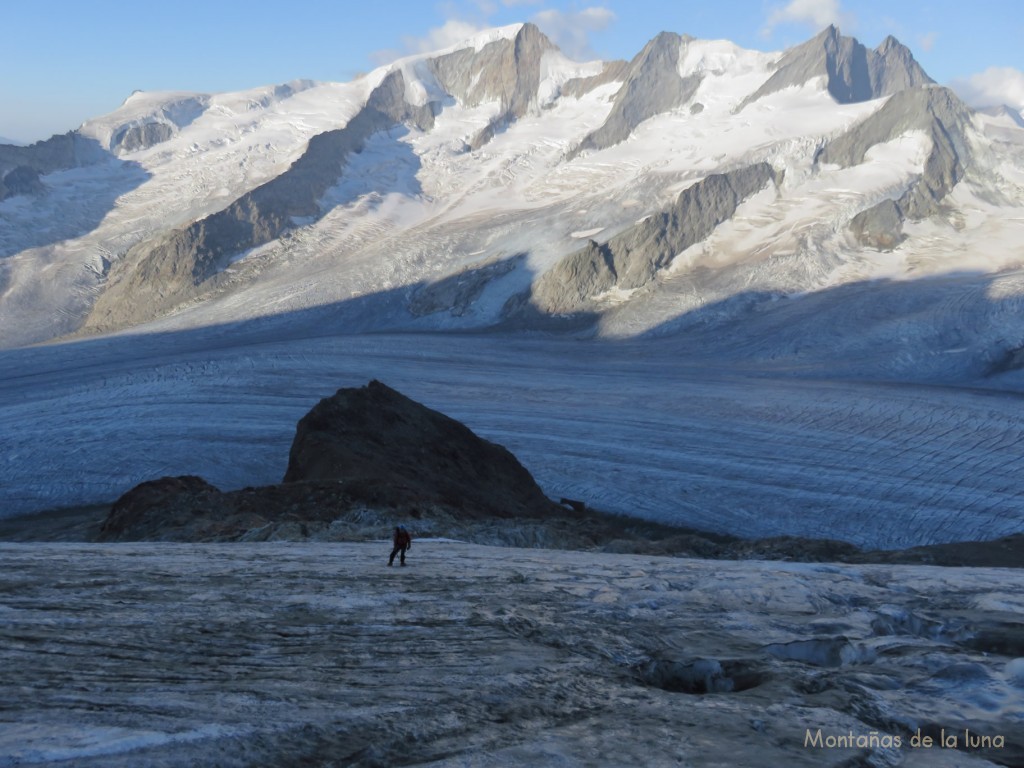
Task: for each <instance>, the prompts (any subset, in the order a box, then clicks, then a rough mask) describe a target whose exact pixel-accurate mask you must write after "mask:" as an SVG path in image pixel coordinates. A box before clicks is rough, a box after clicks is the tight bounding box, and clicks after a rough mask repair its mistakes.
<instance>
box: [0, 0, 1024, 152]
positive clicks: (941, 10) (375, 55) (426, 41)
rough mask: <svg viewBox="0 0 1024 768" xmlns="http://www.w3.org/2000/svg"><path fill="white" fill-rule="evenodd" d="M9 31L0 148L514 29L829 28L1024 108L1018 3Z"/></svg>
mask: <svg viewBox="0 0 1024 768" xmlns="http://www.w3.org/2000/svg"><path fill="white" fill-rule="evenodd" d="M0 18H2V19H3V29H4V41H3V45H0V72H2V73H3V78H2V81H0V137H6V138H12V139H17V140H21V141H31V140H36V139H40V138H45V137H47V136H49V135H51V134H53V133H62V132H64V131H67V130H71V129H73V128H75V127H77V126H78V125H79V124H80V123H81V122H82V121H83V120H86V119H87V118H90V117H96V116H98V115H102V114H105V113H107V112H110V111H112V110H113V109H115V108H117V106H118V105H119V104H120V103H121V102H122V101H123V100H124V99H125V98H126V97H127V96H128V95H129V94H130V93H131V92H132V91H134V90H136V89H141V90H188V91H207V92H214V91H229V90H242V89H245V88H251V87H255V86H258V85H264V84H268V83H282V82H287V81H288V80H293V79H295V78H300V77H301V78H312V79H315V80H349V79H351V78H352V77H354V76H355V75H356V74H358V73H359V72H364V71H367V70H369V69H372V68H373V67H375V66H377V65H378V64H380V63H383V62H384V61H387V60H389V58H391V57H394V56H396V55H400V54H404V53H408V52H411V51H417V50H429V49H431V48H435V47H440V46H443V45H447V44H449V43H451V42H454V40H455V38H458V37H459V36H460V35H463V34H468V33H471V32H472V31H474V30H475V29H477V28H482V27H486V26H498V25H504V24H511V23H514V22H517V21H534V22H536V23H538V25H539V26H540V27H541V29H543V30H544V31H545V32H547V33H548V35H549V36H550V37H552V38H553V39H554V40H555V41H556V42H557V43H559V44H560V45H561V46H562V48H563V50H565V51H566V52H567V53H569V54H570V55H573V56H574V57H584V56H586V57H588V58H593V57H600V58H627V59H628V58H631V57H632V56H633V55H634V54H635V53H636V52H637V51H639V50H640V48H641V47H642V46H643V45H644V43H645V42H647V40H649V39H650V38H652V37H654V35H656V34H657V33H658V32H659V31H661V30H669V31H672V32H679V33H687V34H690V35H693V36H694V37H699V38H727V39H730V40H732V41H734V42H736V43H738V44H739V45H742V46H744V47H746V48H757V49H760V50H781V49H783V48H786V47H788V46H790V45H794V44H796V43H799V42H802V41H803V40H806V39H807V38H808V37H810V36H812V35H813V34H815V33H816V32H818V31H819V30H820V29H822V28H823V27H824V26H826V25H827V24H829V23H832V22H834V23H836V24H837V25H838V26H839V27H840V29H841V30H842V32H843V33H844V34H848V35H853V36H855V37H857V38H858V39H859V40H860V41H861V42H863V43H865V44H867V45H870V46H875V45H877V44H878V43H879V42H881V40H882V39H883V38H884V37H885V36H886V35H888V34H892V35H895V36H896V37H897V38H899V39H900V40H901V41H903V42H904V43H905V44H906V45H908V46H909V47H910V48H911V50H913V52H914V55H915V56H916V57H917V59H918V61H920V62H921V64H922V65H923V66H924V68H925V70H926V71H927V72H928V73H929V74H930V75H931V76H932V77H933V78H935V79H936V80H937V81H939V82H940V83H943V84H945V85H953V86H954V87H956V88H957V90H958V91H959V92H960V93H961V95H963V96H965V97H966V98H967V99H968V100H969V101H972V102H974V103H976V104H977V103H995V102H1005V103H1008V104H1010V105H1011V106H1014V107H1015V108H1017V109H1021V108H1024V45H1022V44H1021V41H1022V40H1024V13H1021V11H1020V6H1019V5H1018V4H1017V3H1016V2H1015V0H973V1H972V2H969V3H968V2H963V0H956V1H954V0H932V1H929V0H914V1H913V2H904V1H903V0H884V1H882V0H719V1H718V2H715V0H711V2H708V0H699V1H698V2H690V1H687V0H676V1H675V2H656V1H655V0H631V1H628V2H627V1H626V0H591V1H590V2H587V1H586V0H583V1H582V2H576V1H573V0H447V1H446V2H430V1H429V0H426V1H425V2H387V1H386V0H383V1H378V2H359V3H352V2H338V0H334V1H333V2H332V1H328V0H291V1H290V2H288V3H281V2H265V1H264V2H261V0H248V2H235V1H234V0H230V1H224V2H221V1H219V0H205V1H202V2H201V1H199V0H175V1H174V2H166V3H131V4H126V3H123V2H112V1H111V0H93V1H92V2H89V3H84V2H81V0H74V1H73V2H71V1H69V0H51V1H50V2H46V3H35V2H29V0H11V2H8V3H4V10H3V14H2V16H0Z"/></svg>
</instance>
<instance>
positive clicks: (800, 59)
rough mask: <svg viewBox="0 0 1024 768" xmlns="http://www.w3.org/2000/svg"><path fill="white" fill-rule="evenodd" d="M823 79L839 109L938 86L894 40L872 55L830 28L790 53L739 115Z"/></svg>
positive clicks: (889, 39)
mask: <svg viewBox="0 0 1024 768" xmlns="http://www.w3.org/2000/svg"><path fill="white" fill-rule="evenodd" d="M822 76H824V77H825V78H826V87H827V89H828V92H829V94H830V95H831V96H832V98H834V99H835V100H836V101H837V102H839V103H840V104H852V103H856V102H861V101H870V100H871V99H877V98H881V97H882V96H890V95H892V94H894V93H897V92H899V91H902V90H904V89H907V88H917V87H919V86H922V85H928V84H929V83H933V82H934V81H933V80H932V79H931V78H930V77H929V76H928V74H927V73H926V72H925V71H924V70H923V69H922V68H921V65H920V64H918V63H917V60H916V59H914V56H913V54H912V53H911V52H910V49H908V48H907V47H906V46H905V45H903V44H902V43H901V42H899V40H897V39H896V38H894V37H892V36H891V35H890V36H889V37H887V38H886V39H885V40H883V41H882V43H881V44H880V45H879V46H878V48H876V49H874V50H871V49H869V48H867V47H865V46H864V45H862V44H861V43H860V42H859V41H858V40H857V39H856V38H853V37H844V36H843V35H842V34H841V33H840V31H839V29H838V28H837V27H836V26H835V25H830V26H828V27H826V28H825V29H824V30H822V31H821V32H820V33H818V34H817V35H816V36H815V37H813V38H811V39H810V40H808V41H807V42H806V43H802V44H801V45H798V46H796V47H794V48H790V49H789V50H788V51H787V52H786V53H785V55H784V56H783V57H782V59H781V60H780V61H779V64H778V67H777V69H776V71H775V74H774V75H772V76H771V77H770V78H769V79H768V80H767V81H766V82H765V83H764V85H762V86H761V87H760V88H759V89H758V90H757V91H755V92H754V93H753V94H751V95H750V96H748V97H747V98H746V99H744V101H743V103H742V104H740V106H739V108H738V110H737V111H739V109H743V108H744V107H745V106H747V105H748V104H751V103H753V102H755V101H757V100H758V99H760V98H762V97H764V96H767V95H768V94H770V93H775V92H776V91H780V90H782V89H783V88H789V87H791V86H801V85H804V84H805V83H807V82H808V81H810V80H812V79H813V78H816V77H822Z"/></svg>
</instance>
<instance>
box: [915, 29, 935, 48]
mask: <svg viewBox="0 0 1024 768" xmlns="http://www.w3.org/2000/svg"><path fill="white" fill-rule="evenodd" d="M937 38H938V35H937V34H936V33H935V32H928V33H927V34H924V35H921V37H920V38H918V43H919V44H920V45H921V50H922V51H924V52H925V53H928V52H930V51H931V50H932V48H934V47H935V40H936V39H937Z"/></svg>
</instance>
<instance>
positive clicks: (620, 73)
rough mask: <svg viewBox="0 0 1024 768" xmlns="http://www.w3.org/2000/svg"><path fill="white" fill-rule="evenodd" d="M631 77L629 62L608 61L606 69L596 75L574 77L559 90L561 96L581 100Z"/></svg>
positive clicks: (605, 64) (605, 65) (619, 60)
mask: <svg viewBox="0 0 1024 768" xmlns="http://www.w3.org/2000/svg"><path fill="white" fill-rule="evenodd" d="M628 76H629V62H628V61H623V60H621V59H617V60H615V61H606V62H605V63H604V68H603V69H602V70H601V71H600V72H599V73H598V74H596V75H591V76H590V77H574V78H572V79H571V80H567V81H566V82H565V83H564V84H563V85H562V87H561V88H560V89H559V95H560V96H568V97H569V98H573V99H579V98H582V97H583V96H586V95H587V94H588V93H590V92H591V91H593V90H595V89H596V88H600V87H601V86H602V85H607V84H608V83H619V82H625V80H626V78H627V77H628Z"/></svg>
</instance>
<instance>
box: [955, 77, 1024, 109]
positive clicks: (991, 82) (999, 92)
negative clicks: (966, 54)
mask: <svg viewBox="0 0 1024 768" xmlns="http://www.w3.org/2000/svg"><path fill="white" fill-rule="evenodd" d="M951 85H952V87H953V90H954V91H956V92H957V93H958V94H960V98H962V99H963V100H964V101H966V102H967V103H968V104H970V105H971V106H972V107H994V106H998V105H999V104H1008V105H1010V106H1011V107H1013V108H1014V109H1016V110H1021V109H1024V72H1021V71H1020V70H1019V69H1014V68H1013V67H989V68H988V69H986V70H985V71H984V72H979V73H977V74H976V75H971V76H970V77H966V78H961V79H957V80H954V81H953V82H952V83H951Z"/></svg>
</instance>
